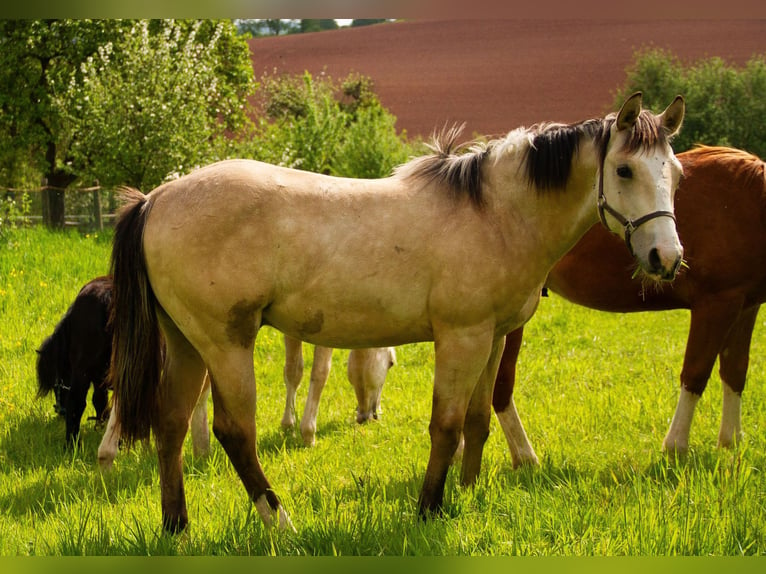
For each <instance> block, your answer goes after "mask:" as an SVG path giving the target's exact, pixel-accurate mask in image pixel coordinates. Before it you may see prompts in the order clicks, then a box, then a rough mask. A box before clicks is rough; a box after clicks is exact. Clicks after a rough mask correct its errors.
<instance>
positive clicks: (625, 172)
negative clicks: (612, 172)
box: [617, 165, 633, 179]
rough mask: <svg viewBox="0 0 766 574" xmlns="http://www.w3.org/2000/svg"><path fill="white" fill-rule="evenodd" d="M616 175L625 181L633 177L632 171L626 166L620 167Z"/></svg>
mask: <svg viewBox="0 0 766 574" xmlns="http://www.w3.org/2000/svg"><path fill="white" fill-rule="evenodd" d="M617 175H618V176H620V177H622V178H625V179H630V178H631V177H633V171H632V170H631V169H630V168H629V167H628V166H627V165H621V166H620V167H618V168H617Z"/></svg>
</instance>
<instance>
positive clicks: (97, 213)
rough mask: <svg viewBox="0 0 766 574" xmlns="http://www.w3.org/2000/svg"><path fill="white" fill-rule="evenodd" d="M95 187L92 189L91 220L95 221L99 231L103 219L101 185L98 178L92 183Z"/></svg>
mask: <svg viewBox="0 0 766 574" xmlns="http://www.w3.org/2000/svg"><path fill="white" fill-rule="evenodd" d="M93 186H94V187H95V189H94V190H93V220H94V221H95V222H96V229H98V230H99V231H103V230H104V221H103V219H102V218H101V186H100V185H99V183H98V180H96V182H95V183H94V184H93Z"/></svg>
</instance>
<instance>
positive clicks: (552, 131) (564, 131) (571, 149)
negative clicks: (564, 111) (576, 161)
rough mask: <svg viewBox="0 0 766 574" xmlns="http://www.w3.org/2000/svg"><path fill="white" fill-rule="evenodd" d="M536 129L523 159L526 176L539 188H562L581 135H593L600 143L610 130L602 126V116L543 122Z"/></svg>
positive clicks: (545, 189)
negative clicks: (549, 122) (598, 117)
mask: <svg viewBox="0 0 766 574" xmlns="http://www.w3.org/2000/svg"><path fill="white" fill-rule="evenodd" d="M533 129H535V128H533ZM536 129H537V130H538V131H537V133H536V134H535V135H534V136H532V137H531V141H530V146H529V148H527V153H526V157H525V163H526V168H527V179H528V180H529V182H530V183H531V184H532V185H533V186H534V187H535V188H536V189H537V190H538V191H540V192H544V191H548V190H557V189H564V187H565V186H566V183H567V181H569V174H570V172H571V170H572V158H573V157H574V155H575V153H577V150H578V149H579V148H580V142H581V141H582V138H583V136H584V135H588V136H590V137H593V138H595V139H596V145H598V146H599V147H601V143H600V142H601V140H602V139H604V134H605V133H608V131H609V130H608V128H606V129H605V128H604V121H603V120H588V121H585V122H581V123H578V124H568V125H565V124H546V125H541V126H537V127H536ZM604 147H605V146H604Z"/></svg>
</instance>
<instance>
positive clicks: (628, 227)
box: [598, 130, 676, 255]
mask: <svg viewBox="0 0 766 574" xmlns="http://www.w3.org/2000/svg"><path fill="white" fill-rule="evenodd" d="M610 136H611V130H610V131H607V132H606V136H605V137H604V146H603V149H602V152H601V165H600V166H599V170H598V216H599V219H601V223H602V225H603V226H604V227H606V229H607V230H608V231H612V230H611V229H610V228H609V225H607V223H606V213H608V214H609V215H611V216H612V217H614V218H615V219H616V220H617V222H618V223H619V224H620V225H622V228H623V232H624V235H623V236H624V239H625V245H626V246H627V247H628V251H630V254H631V255H635V254H634V253H633V244H632V243H631V241H630V240H631V237H632V236H633V233H634V232H635V231H636V229H638V228H639V227H641V226H642V225H643V224H644V223H646V222H648V221H651V220H652V219H656V218H658V217H669V218H670V219H672V220H673V221H674V222H675V221H676V216H675V215H674V214H673V212H672V211H665V210H659V211H653V212H651V213H647V214H646V215H643V216H641V217H639V218H638V219H635V220H634V219H628V218H627V217H625V216H624V215H623V214H621V213H620V212H619V211H617V210H616V209H615V208H613V207H612V206H611V205H609V203H607V201H606V195H604V162H605V161H606V148H607V146H608V145H609V138H610Z"/></svg>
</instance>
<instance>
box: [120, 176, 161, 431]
mask: <svg viewBox="0 0 766 574" xmlns="http://www.w3.org/2000/svg"><path fill="white" fill-rule="evenodd" d="M122 195H123V199H125V201H126V203H125V205H124V207H123V208H122V209H121V210H120V213H119V216H118V220H117V224H116V226H115V233H114V243H113V245H112V263H111V274H112V276H113V281H114V288H113V294H112V307H111V313H110V317H109V321H110V324H111V325H112V329H113V331H114V335H113V339H112V360H111V364H110V368H109V383H110V384H111V385H112V389H113V390H114V396H115V398H116V409H117V420H118V421H119V422H120V424H121V426H122V437H123V438H124V439H125V441H126V442H127V444H131V443H132V442H134V441H136V440H142V439H145V438H149V433H150V430H151V427H152V423H153V421H154V420H155V417H156V407H157V396H158V390H159V383H160V373H161V368H162V348H161V336H160V331H159V324H158V322H157V314H156V310H155V306H156V302H157V300H156V298H155V296H154V291H153V290H152V286H151V285H150V283H149V277H148V275H147V272H146V262H145V260H144V248H143V237H144V228H145V226H146V220H147V218H148V216H149V211H150V209H151V202H149V201H148V200H147V198H146V196H145V195H144V194H142V193H141V192H140V191H137V190H135V189H124V190H123V191H122Z"/></svg>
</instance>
